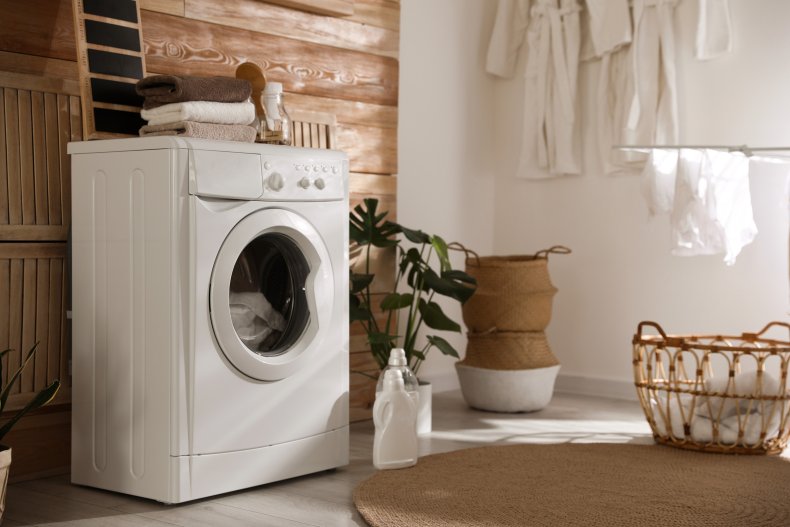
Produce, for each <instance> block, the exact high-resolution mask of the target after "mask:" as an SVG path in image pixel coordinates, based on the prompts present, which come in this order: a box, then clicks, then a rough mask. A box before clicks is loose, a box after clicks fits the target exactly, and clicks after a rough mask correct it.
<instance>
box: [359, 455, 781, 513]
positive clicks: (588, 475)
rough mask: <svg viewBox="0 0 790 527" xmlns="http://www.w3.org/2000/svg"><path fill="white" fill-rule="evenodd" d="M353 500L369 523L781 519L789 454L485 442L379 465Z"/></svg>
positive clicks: (363, 483)
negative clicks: (402, 465)
mask: <svg viewBox="0 0 790 527" xmlns="http://www.w3.org/2000/svg"><path fill="white" fill-rule="evenodd" d="M354 504H355V505H356V507H357V509H358V510H359V512H360V513H361V514H362V516H363V517H364V518H365V520H367V521H368V523H369V524H370V525H372V526H373V527H400V526H408V527H420V526H426V527H427V526H430V527H440V526H441V527H444V526H453V527H461V526H469V527H481V526H510V525H513V526H519V527H531V526H546V527H560V526H584V527H592V526H602V527H603V526H605V527H616V526H624V527H625V526H627V527H643V526H650V527H657V526H660V527H675V526H684V527H687V526H693V527H768V526H771V527H788V526H790V462H789V460H787V459H783V458H778V457H762V456H731V455H722V454H705V453H699V452H690V451H686V450H679V449H675V448H670V447H665V446H658V445H624V444H561V445H511V446H490V447H482V448H472V449H468V450H459V451H456V452H450V453H446V454H436V455H432V456H426V457H423V458H420V460H419V462H418V463H417V465H416V466H414V467H411V468H408V469H401V470H387V471H380V472H378V473H376V474H375V475H373V476H372V477H370V478H369V479H367V480H366V481H363V482H362V483H361V484H360V485H359V486H357V488H356V490H355V491H354Z"/></svg>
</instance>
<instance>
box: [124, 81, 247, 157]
mask: <svg viewBox="0 0 790 527" xmlns="http://www.w3.org/2000/svg"><path fill="white" fill-rule="evenodd" d="M136 90H137V93H138V94H139V95H141V96H143V97H145V101H144V103H143V110H142V111H141V112H140V115H141V116H142V117H143V119H145V120H146V121H148V125H146V126H143V127H142V128H140V135H141V136H151V135H178V136H182V137H199V138H203V139H215V140H220V141H244V142H247V143H252V142H254V141H255V136H256V130H255V128H254V127H252V126H249V125H250V124H251V123H252V122H253V121H254V120H255V105H254V104H253V103H252V102H250V100H249V99H250V94H251V93H252V87H251V86H250V83H249V81H246V80H243V79H232V78H228V77H211V78H204V77H178V76H175V75H152V76H150V77H146V78H144V79H142V80H140V81H139V82H138V83H137V86H136Z"/></svg>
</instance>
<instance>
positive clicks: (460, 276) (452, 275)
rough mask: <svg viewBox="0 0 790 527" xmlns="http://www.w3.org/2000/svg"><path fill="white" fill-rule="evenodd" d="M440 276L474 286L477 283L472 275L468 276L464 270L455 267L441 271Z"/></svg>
mask: <svg viewBox="0 0 790 527" xmlns="http://www.w3.org/2000/svg"><path fill="white" fill-rule="evenodd" d="M442 276H443V277H445V278H447V279H449V280H455V281H457V282H464V283H466V284H470V285H474V286H476V285H477V278H475V277H474V276H470V275H468V274H466V273H465V272H463V271H459V270H457V269H451V270H449V271H445V272H443V273H442Z"/></svg>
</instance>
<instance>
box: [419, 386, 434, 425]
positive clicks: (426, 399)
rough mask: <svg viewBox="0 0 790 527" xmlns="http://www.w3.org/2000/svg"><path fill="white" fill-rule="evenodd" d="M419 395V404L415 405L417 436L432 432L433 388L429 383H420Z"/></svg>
mask: <svg viewBox="0 0 790 527" xmlns="http://www.w3.org/2000/svg"><path fill="white" fill-rule="evenodd" d="M417 391H418V392H419V394H420V398H419V403H418V404H417V434H418V435H422V434H430V433H431V430H433V425H432V422H433V417H432V404H431V403H432V398H433V388H432V387H431V383H429V382H424V381H420V386H419V389H418V390H417Z"/></svg>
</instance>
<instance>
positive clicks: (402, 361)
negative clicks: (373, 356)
mask: <svg viewBox="0 0 790 527" xmlns="http://www.w3.org/2000/svg"><path fill="white" fill-rule="evenodd" d="M387 364H389V365H390V366H406V351H405V350H404V349H403V348H392V349H391V350H390V359H389V360H388V361H387Z"/></svg>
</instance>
